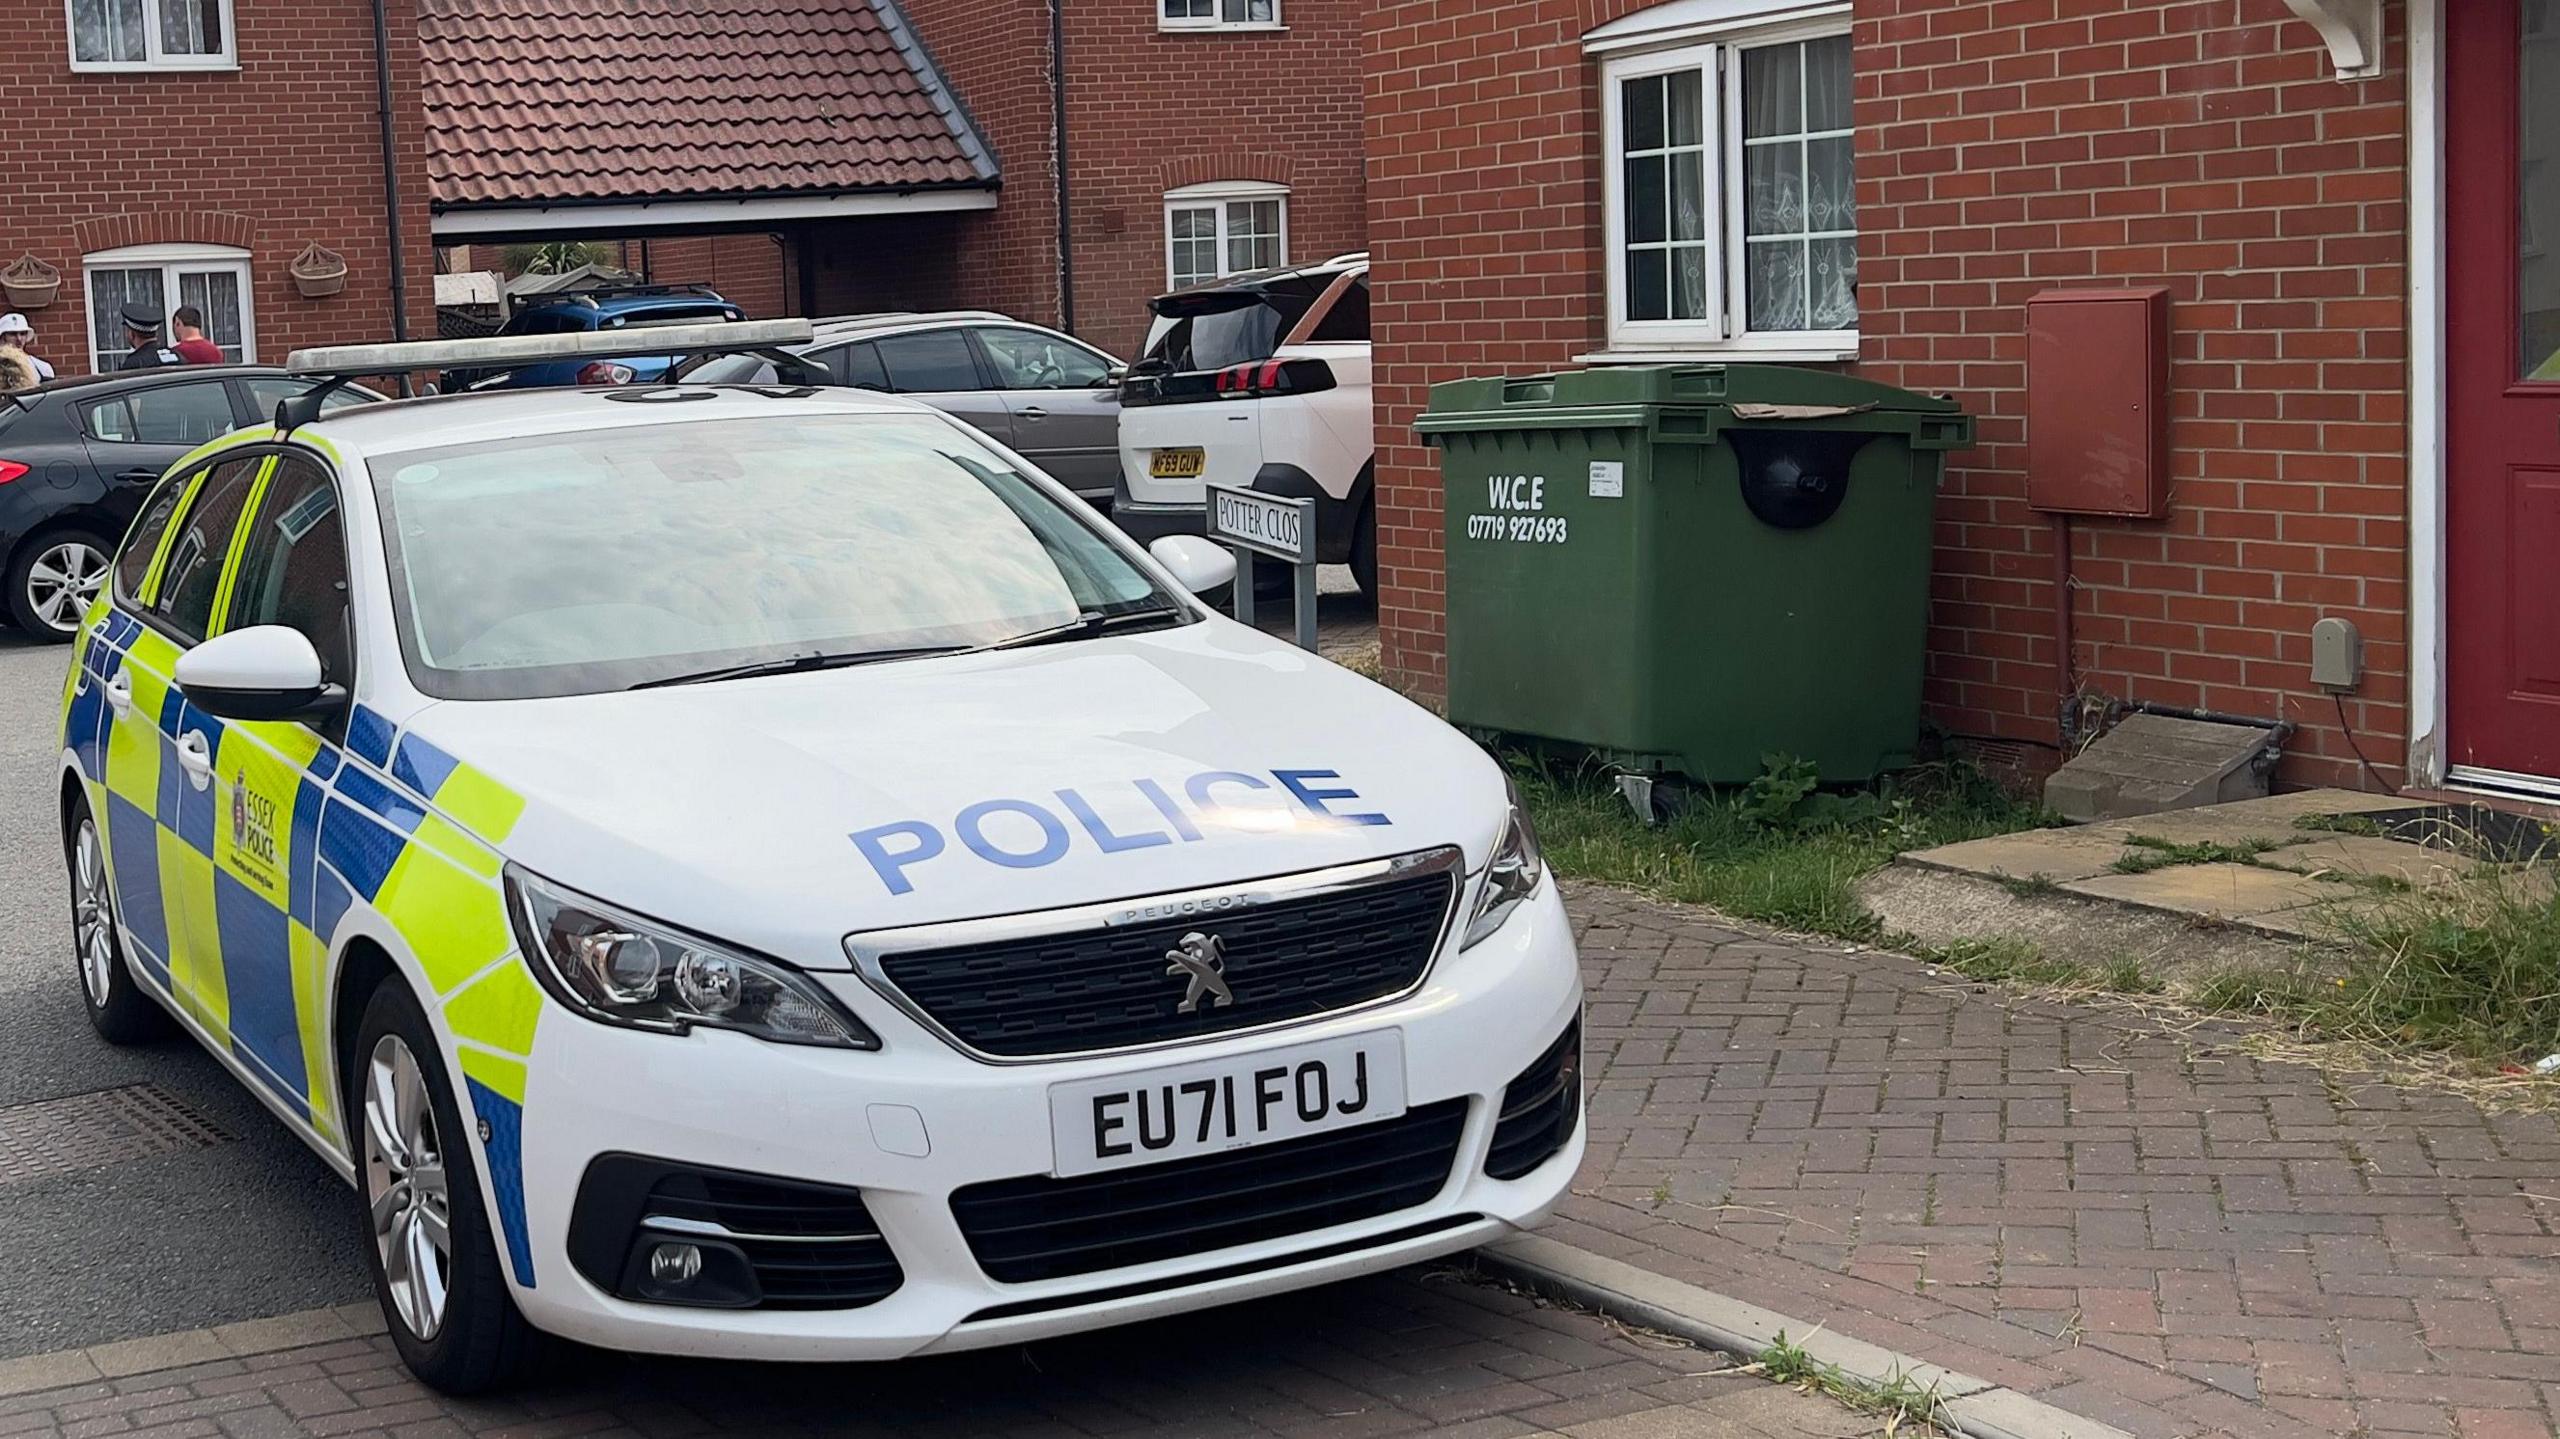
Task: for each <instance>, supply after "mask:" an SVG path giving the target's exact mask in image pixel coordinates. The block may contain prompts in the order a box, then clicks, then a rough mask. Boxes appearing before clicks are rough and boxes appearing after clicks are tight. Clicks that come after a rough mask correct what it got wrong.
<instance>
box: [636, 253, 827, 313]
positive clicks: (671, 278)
mask: <svg viewBox="0 0 2560 1439" xmlns="http://www.w3.org/2000/svg"><path fill="white" fill-rule="evenodd" d="M617 248H618V250H619V253H620V254H621V256H622V259H621V260H619V261H618V262H617V263H619V264H620V265H621V266H622V267H623V268H624V269H626V270H629V271H631V272H632V273H634V274H640V275H646V276H647V277H648V279H649V280H650V281H651V282H652V283H654V284H660V285H709V286H710V287H711V288H712V289H714V290H717V291H719V292H720V298H722V299H724V300H727V301H729V302H730V303H731V304H734V305H736V306H738V307H739V308H740V309H742V310H745V311H746V312H747V313H748V315H750V316H752V317H754V318H756V319H759V320H763V319H771V318H773V317H774V316H777V315H796V314H798V313H799V312H800V311H799V296H798V295H797V294H796V293H794V292H793V291H792V290H791V289H790V288H789V287H788V286H786V285H785V283H784V280H785V275H784V264H783V248H782V242H781V240H780V239H779V238H777V237H775V236H773V235H767V234H762V233H750V234H742V235H687V236H683V237H680V238H676V239H665V240H624V241H621V242H619V244H618V247H617Z"/></svg>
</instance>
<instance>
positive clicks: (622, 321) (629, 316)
mask: <svg viewBox="0 0 2560 1439" xmlns="http://www.w3.org/2000/svg"><path fill="white" fill-rule="evenodd" d="M738 318H740V316H739V314H738V311H737V308H736V307H735V306H733V305H654V306H651V307H650V308H648V309H645V310H632V311H628V312H626V313H624V314H619V315H607V316H605V317H604V318H603V320H602V321H601V322H600V323H599V324H598V325H597V326H596V328H598V329H600V330H622V329H634V330H636V329H640V328H643V327H645V326H649V325H708V324H717V323H720V322H723V321H728V320H735V319H738Z"/></svg>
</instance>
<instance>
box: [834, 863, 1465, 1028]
mask: <svg viewBox="0 0 2560 1439" xmlns="http://www.w3.org/2000/svg"><path fill="white" fill-rule="evenodd" d="M1456 882H1457V876H1456V873H1455V871H1454V870H1452V869H1445V868H1444V869H1434V870H1431V871H1428V872H1425V873H1420V874H1408V875H1404V876H1401V877H1397V878H1391V879H1387V880H1384V881H1381V882H1379V883H1376V884H1370V885H1364V886H1361V887H1359V888H1356V889H1347V890H1329V891H1326V892H1323V893H1320V894H1314V895H1308V896H1305V897H1301V898H1284V899H1279V900H1274V901H1272V902H1271V903H1268V904H1263V905H1258V906H1255V907H1253V908H1250V909H1242V910H1236V911H1233V912H1230V913H1225V914H1220V915H1216V916H1214V917H1194V918H1189V919H1177V920H1172V921H1168V922H1165V923H1161V924H1136V925H1128V926H1124V927H1111V928H1097V929H1089V930H1082V931H1079V932H1075V933H1070V934H1050V935H1039V936H1034V937H1029V938H1022V939H1007V940H1001V941H995V942H990V943H984V944H970V945H960V946H954V947H947V948H939V949H919V950H911V951H908V952H905V953H892V954H888V955H885V956H883V957H882V958H881V960H880V971H881V974H882V975H883V976H884V977H885V978H886V979H887V980H888V981H889V982H890V983H891V984H894V985H895V986H897V988H898V989H899V990H901V991H902V992H903V993H904V994H905V996H906V999H907V1002H908V1003H909V1004H911V1005H913V1006H914V1007H915V1008H916V1010H917V1011H919V1012H920V1013H922V1014H924V1015H926V1016H927V1017H929V1018H930V1019H932V1020H933V1022H935V1023H936V1024H939V1025H941V1026H942V1028H943V1029H945V1030H946V1031H948V1032H949V1033H950V1034H951V1036H952V1037H953V1038H955V1039H957V1040H958V1041H959V1042H960V1043H962V1044H963V1045H966V1046H968V1047H969V1048H971V1049H974V1050H976V1051H978V1052H979V1053H982V1054H990V1055H996V1056H1000V1057H1003V1058H1022V1059H1028V1058H1037V1057H1039V1056H1043V1055H1053V1054H1068V1053H1076V1052H1079V1051H1085V1050H1100V1049H1119V1048H1125V1047H1129V1046H1134V1045H1144V1044H1161V1043H1167V1042H1171V1041H1176V1040H1183V1039H1192V1038H1197V1037H1200V1036H1203V1035H1212V1034H1223V1033H1226V1032H1228V1031H1230V1030H1238V1029H1254V1028H1259V1027H1261V1026H1264V1025H1270V1024H1284V1023H1287V1022H1289V1021H1291V1020H1297V1019H1306V1018H1309V1017H1311V1016H1314V1015H1319V1014H1324V1013H1328V1012H1330V1011H1332V1010H1337V1009H1346V1008H1349V1007H1351V1006H1353V1005H1358V1004H1365V1003H1368V1002H1369V1001H1372V1000H1378V999H1384V998H1386V997H1388V996H1390V995H1394V994H1400V993H1402V992H1404V991H1405V990H1408V989H1411V988H1412V987H1413V986H1414V985H1416V984H1419V983H1420V982H1421V980H1422V975H1423V971H1424V970H1426V969H1428V968H1429V967H1430V965H1431V955H1432V951H1433V949H1434V948H1435V947H1436V946H1437V945H1438V943H1439V940H1440V932H1441V929H1442V926H1443V925H1444V924H1445V922H1446V920H1447V918H1448V913H1449V901H1450V896H1451V894H1452V892H1453V890H1454V888H1455V885H1456ZM1195 932H1197V933H1200V934H1205V935H1212V936H1215V937H1216V938H1217V939H1218V940H1219V941H1220V942H1221V943H1222V944H1223V945H1224V946H1225V968H1224V971H1223V976H1224V979H1225V982H1226V985H1227V988H1228V990H1229V991H1230V993H1231V994H1232V995H1233V996H1234V998H1233V1000H1232V1002H1230V1003H1225V1004H1220V1003H1217V1002H1215V997H1214V996H1210V995H1203V996H1200V997H1199V1005H1198V1008H1197V1009H1196V1010H1195V1011H1194V1012H1192V1013H1188V1014H1186V1013H1183V1012H1182V1009H1181V1005H1182V1003H1183V1001H1184V1000H1185V998H1186V997H1188V996H1189V995H1190V992H1191V990H1192V988H1193V986H1192V985H1191V983H1190V982H1189V980H1188V978H1187V977H1186V976H1185V975H1183V974H1181V973H1180V972H1178V971H1177V972H1174V973H1168V972H1167V970H1168V967H1169V963H1170V960H1169V955H1168V952H1169V951H1171V950H1173V949H1174V948H1175V947H1176V946H1178V945H1180V944H1181V943H1182V941H1183V938H1184V936H1186V935H1189V934H1192V933H1195Z"/></svg>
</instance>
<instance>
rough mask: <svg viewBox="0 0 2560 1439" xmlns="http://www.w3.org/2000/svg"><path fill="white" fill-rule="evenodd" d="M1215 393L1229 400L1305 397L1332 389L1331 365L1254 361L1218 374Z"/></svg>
mask: <svg viewBox="0 0 2560 1439" xmlns="http://www.w3.org/2000/svg"><path fill="white" fill-rule="evenodd" d="M1215 380H1216V391H1217V393H1218V394H1219V395H1222V396H1224V397H1226V398H1228V399H1248V400H1250V399H1259V398H1261V397H1262V396H1264V395H1306V394H1313V393H1314V392H1316V391H1318V390H1330V389H1332V388H1333V387H1334V383H1335V381H1334V378H1333V366H1331V365H1328V364H1326V363H1325V362H1324V361H1322V360H1254V361H1249V362H1247V363H1245V364H1241V365H1229V366H1227V367H1226V368H1225V369H1223V370H1220V371H1218V372H1217V375H1216V377H1215Z"/></svg>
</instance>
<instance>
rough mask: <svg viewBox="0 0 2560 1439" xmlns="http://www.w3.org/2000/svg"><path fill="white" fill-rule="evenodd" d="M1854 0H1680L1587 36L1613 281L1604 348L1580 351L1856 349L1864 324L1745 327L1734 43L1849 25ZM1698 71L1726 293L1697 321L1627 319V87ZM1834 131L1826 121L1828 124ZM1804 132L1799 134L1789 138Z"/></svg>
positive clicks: (1710, 238)
mask: <svg viewBox="0 0 2560 1439" xmlns="http://www.w3.org/2000/svg"><path fill="white" fill-rule="evenodd" d="M1848 11H1849V7H1848V6H1846V5H1842V4H1837V3H1827V4H1817V5H1806V4H1802V3H1769V0H1672V3H1670V4H1666V5H1661V6H1657V7H1655V9H1653V10H1650V11H1639V12H1638V13H1637V14H1635V15H1632V16H1629V17H1627V18H1626V19H1624V20H1620V21H1616V22H1613V23H1611V24H1609V25H1606V26H1603V27H1601V28H1600V29H1598V30H1594V31H1592V32H1591V33H1590V34H1589V35H1587V36H1585V37H1584V47H1585V48H1586V50H1588V51H1590V52H1591V53H1593V54H1594V55H1596V56H1598V57H1599V59H1600V126H1601V157H1602V160H1601V175H1600V190H1601V232H1602V233H1601V243H1602V245H1603V246H1604V247H1605V256H1604V259H1605V269H1606V289H1607V292H1608V332H1607V333H1608V349H1606V350H1603V351H1600V352H1598V353H1596V354H1591V355H1583V356H1578V357H1577V358H1578V359H1580V360H1582V361H1584V362H1606V361H1609V360H1622V359H1623V360H1660V359H1663V358H1666V357H1670V356H1678V355H1697V356H1702V357H1715V358H1733V357H1736V356H1741V357H1747V358H1752V359H1763V360H1800V361H1802V360H1842V359H1855V358H1856V357H1857V353H1858V331H1857V329H1856V328H1854V327H1852V328H1849V329H1844V330H1767V331H1754V330H1752V329H1750V328H1749V325H1748V322H1747V319H1746V312H1745V310H1744V305H1743V286H1744V284H1745V283H1746V281H1745V270H1746V268H1747V266H1746V261H1747V255H1748V251H1747V247H1746V245H1745V243H1744V239H1743V224H1744V213H1743V197H1742V150H1743V138H1742V80H1741V76H1742V62H1741V58H1740V56H1739V54H1738V53H1737V52H1739V51H1742V50H1748V49H1756V48H1758V47H1760V46H1763V45H1788V44H1796V43H1800V42H1802V41H1806V40H1820V39H1826V38H1829V37H1832V36H1837V35H1846V34H1848V33H1849V17H1848ZM1686 71H1697V72H1701V73H1702V74H1703V76H1704V81H1705V85H1706V92H1705V94H1704V95H1703V96H1702V100H1703V111H1704V115H1705V118H1706V123H1707V127H1708V130H1709V132H1710V133H1708V134H1707V135H1706V137H1705V138H1706V141H1707V153H1708V155H1709V157H1710V159H1711V161H1712V164H1711V166H1710V173H1709V178H1708V192H1709V195H1710V197H1711V198H1712V201H1713V204H1714V205H1715V207H1716V213H1715V214H1714V215H1713V216H1712V217H1711V218H1710V222H1709V224H1708V225H1707V227H1706V228H1707V235H1706V242H1707V244H1706V248H1707V259H1708V268H1709V270H1710V272H1711V273H1712V274H1713V275H1714V276H1715V279H1716V284H1717V294H1718V297H1719V303H1718V304H1716V305H1715V306H1712V307H1711V311H1710V313H1709V314H1708V315H1707V316H1706V317H1704V318H1702V319H1697V320H1630V319H1628V318H1627V263H1626V212H1625V202H1626V197H1625V189H1626V150H1625V139H1624V136H1625V133H1626V128H1625V116H1624V105H1625V101H1624V97H1623V88H1624V84H1625V82H1626V81H1629V80H1638V79H1643V78H1646V77H1648V76H1657V75H1669V74H1677V73H1681V72H1686ZM1824 133H1826V134H1828V133H1830V132H1824ZM1791 138H1801V137H1791Z"/></svg>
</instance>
